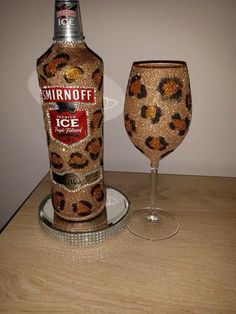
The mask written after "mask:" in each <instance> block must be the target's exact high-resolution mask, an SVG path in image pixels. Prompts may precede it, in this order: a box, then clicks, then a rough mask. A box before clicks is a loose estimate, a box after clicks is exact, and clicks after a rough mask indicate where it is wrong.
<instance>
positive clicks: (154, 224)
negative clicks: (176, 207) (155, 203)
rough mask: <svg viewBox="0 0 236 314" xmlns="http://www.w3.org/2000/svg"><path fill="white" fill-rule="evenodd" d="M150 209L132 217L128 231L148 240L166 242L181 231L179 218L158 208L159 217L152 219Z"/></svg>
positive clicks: (142, 210)
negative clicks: (165, 240)
mask: <svg viewBox="0 0 236 314" xmlns="http://www.w3.org/2000/svg"><path fill="white" fill-rule="evenodd" d="M152 216H153V215H151V214H150V208H143V209H139V210H137V211H135V212H134V213H132V214H131V215H130V220H129V223H128V229H129V231H130V232H132V233H133V234H134V235H136V236H138V237H141V238H143V239H147V240H164V239H168V238H171V237H173V236H174V235H175V234H176V233H177V232H178V231H179V221H178V218H177V217H176V216H175V215H174V214H172V213H170V212H169V211H167V210H164V209H161V208H158V209H157V216H158V217H152Z"/></svg>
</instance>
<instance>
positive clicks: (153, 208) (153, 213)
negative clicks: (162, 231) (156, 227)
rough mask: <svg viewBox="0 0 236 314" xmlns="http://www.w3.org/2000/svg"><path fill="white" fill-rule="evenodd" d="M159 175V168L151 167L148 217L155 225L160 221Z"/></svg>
mask: <svg viewBox="0 0 236 314" xmlns="http://www.w3.org/2000/svg"><path fill="white" fill-rule="evenodd" d="M157 173H158V167H151V192H150V214H149V215H148V216H147V221H149V222H153V223H154V222H157V221H158V220H159V217H158V214H157Z"/></svg>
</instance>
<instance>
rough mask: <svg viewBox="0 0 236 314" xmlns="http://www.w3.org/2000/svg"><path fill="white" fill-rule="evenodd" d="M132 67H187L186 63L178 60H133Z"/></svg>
mask: <svg viewBox="0 0 236 314" xmlns="http://www.w3.org/2000/svg"><path fill="white" fill-rule="evenodd" d="M132 67H136V68H143V69H170V68H182V67H187V63H186V62H185V61H179V60H147V61H135V62H133V65H132Z"/></svg>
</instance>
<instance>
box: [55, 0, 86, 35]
mask: <svg viewBox="0 0 236 314" xmlns="http://www.w3.org/2000/svg"><path fill="white" fill-rule="evenodd" d="M83 38H84V36H83V30H82V22H81V15H80V8H79V3H78V0H57V1H56V7H55V34H54V40H56V41H77V40H78V41H82V40H83Z"/></svg>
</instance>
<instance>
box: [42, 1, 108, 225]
mask: <svg viewBox="0 0 236 314" xmlns="http://www.w3.org/2000/svg"><path fill="white" fill-rule="evenodd" d="M37 72H38V79H39V86H40V89H41V100H42V109H43V116H44V122H45V129H46V134H47V142H48V152H49V161H50V173H51V181H52V192H51V198H52V204H53V207H54V210H55V213H56V214H57V215H58V216H59V217H60V218H63V219H66V220H69V221H85V220H89V219H91V218H93V217H95V216H97V215H99V214H100V213H101V212H102V211H103V209H104V208H105V201H106V190H105V187H104V180H103V121H104V112H103V61H102V59H101V58H100V57H98V56H97V54H95V53H94V52H93V51H92V50H91V49H89V48H88V47H87V45H86V44H85V42H84V35H83V29H82V22H81V14H80V5H79V1H78V0H70V1H69V0H56V1H55V31H54V42H53V44H52V46H51V47H50V48H49V49H48V50H47V51H46V52H45V53H44V54H43V55H42V56H41V57H40V58H39V59H38V60H37Z"/></svg>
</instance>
